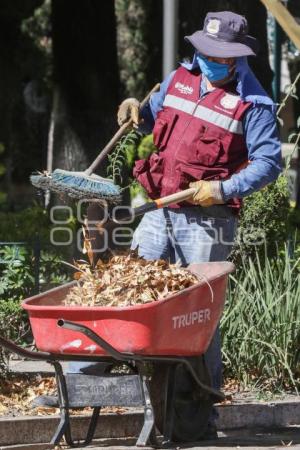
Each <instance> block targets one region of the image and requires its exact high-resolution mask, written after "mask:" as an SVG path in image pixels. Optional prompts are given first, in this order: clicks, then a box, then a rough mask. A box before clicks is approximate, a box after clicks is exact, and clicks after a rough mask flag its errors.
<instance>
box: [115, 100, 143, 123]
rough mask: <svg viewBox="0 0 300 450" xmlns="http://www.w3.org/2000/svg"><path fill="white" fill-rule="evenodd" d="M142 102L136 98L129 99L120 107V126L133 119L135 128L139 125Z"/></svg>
mask: <svg viewBox="0 0 300 450" xmlns="http://www.w3.org/2000/svg"><path fill="white" fill-rule="evenodd" d="M139 110H140V102H139V101H138V100H137V99H136V98H127V99H126V100H124V101H123V102H122V103H121V105H120V106H119V110H118V124H119V126H121V125H123V123H125V122H127V121H128V120H129V119H132V121H133V123H134V125H135V126H138V124H139V121H140V119H139Z"/></svg>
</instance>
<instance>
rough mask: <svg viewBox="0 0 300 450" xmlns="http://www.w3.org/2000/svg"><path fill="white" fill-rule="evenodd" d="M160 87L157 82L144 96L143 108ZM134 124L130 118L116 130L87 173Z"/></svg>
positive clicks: (89, 173)
mask: <svg viewBox="0 0 300 450" xmlns="http://www.w3.org/2000/svg"><path fill="white" fill-rule="evenodd" d="M159 88H160V84H159V83H157V84H156V85H155V86H154V87H153V89H151V91H150V92H149V93H148V94H147V96H146V97H145V98H144V100H143V101H142V103H141V108H143V107H144V106H145V105H146V103H147V102H148V101H149V99H150V97H151V95H152V94H153V93H154V92H156V91H158V90H159ZM132 125H133V120H132V119H130V120H128V122H125V123H124V124H123V125H122V126H121V127H120V128H119V129H118V131H117V132H116V134H115V135H114V136H113V137H112V139H111V140H110V141H109V142H108V144H106V146H105V147H104V149H103V150H102V151H101V152H100V153H99V155H98V156H97V158H96V159H95V161H93V162H92V164H91V165H90V166H89V167H88V168H87V169H86V170H85V172H84V173H85V174H86V175H91V174H92V173H93V172H94V170H95V169H96V168H97V167H98V166H99V164H100V163H101V162H102V161H103V159H104V158H105V157H106V155H107V154H108V153H109V152H110V151H111V149H112V148H113V147H114V146H115V145H116V143H117V142H118V141H119V139H121V137H122V136H123V135H124V134H125V132H126V131H127V129H128V128H129V127H131V126H132Z"/></svg>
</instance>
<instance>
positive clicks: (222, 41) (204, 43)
mask: <svg viewBox="0 0 300 450" xmlns="http://www.w3.org/2000/svg"><path fill="white" fill-rule="evenodd" d="M247 33H248V23H247V20H246V18H245V17H243V16H240V15H239V14H235V13H232V12H230V11H222V12H216V13H208V14H207V15H206V17H205V20H204V26H203V30H199V31H196V32H195V33H193V34H191V35H190V36H185V39H186V40H187V41H189V42H190V43H191V44H192V45H193V46H194V47H195V49H196V50H197V51H198V52H199V53H201V54H203V55H206V56H213V57H216V58H237V57H239V56H251V55H256V54H257V51H258V42H257V40H256V39H255V38H254V37H252V36H249V35H248V34H247Z"/></svg>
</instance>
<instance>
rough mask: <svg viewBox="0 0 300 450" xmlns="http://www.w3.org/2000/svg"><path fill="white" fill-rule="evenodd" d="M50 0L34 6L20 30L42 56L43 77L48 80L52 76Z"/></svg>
mask: <svg viewBox="0 0 300 450" xmlns="http://www.w3.org/2000/svg"><path fill="white" fill-rule="evenodd" d="M50 16H51V0H44V2H43V3H42V4H41V6H39V7H38V8H36V9H35V10H34V12H33V14H32V15H31V16H30V17H28V18H26V19H24V20H23V21H22V24H21V31H22V33H23V34H24V35H26V36H28V37H29V38H30V39H31V40H32V41H33V43H34V46H35V47H36V49H37V50H38V52H39V54H40V55H41V56H42V58H43V61H44V65H45V68H46V74H45V79H46V81H48V82H49V80H50V78H51V77H52V39H51V38H50V27H51V24H50V22H51V21H50Z"/></svg>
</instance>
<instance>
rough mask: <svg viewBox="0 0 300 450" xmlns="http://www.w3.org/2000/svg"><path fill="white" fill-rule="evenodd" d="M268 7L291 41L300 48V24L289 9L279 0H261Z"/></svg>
mask: <svg viewBox="0 0 300 450" xmlns="http://www.w3.org/2000/svg"><path fill="white" fill-rule="evenodd" d="M261 1H262V3H263V4H264V5H265V7H266V8H267V9H269V10H270V12H271V13H272V14H273V16H274V17H275V19H276V20H277V22H278V23H279V24H280V25H281V27H282V28H283V30H284V31H285V32H286V34H287V35H288V37H289V38H290V39H291V41H293V42H294V44H295V45H296V47H297V48H298V49H300V25H299V24H298V23H297V22H296V20H295V18H294V17H293V16H292V14H291V13H290V12H289V10H288V9H287V8H286V7H285V6H284V5H283V4H282V3H280V1H279V0H261Z"/></svg>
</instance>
